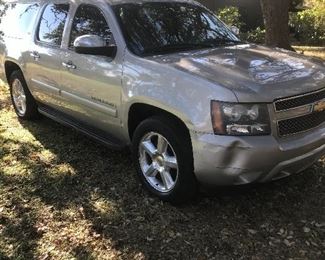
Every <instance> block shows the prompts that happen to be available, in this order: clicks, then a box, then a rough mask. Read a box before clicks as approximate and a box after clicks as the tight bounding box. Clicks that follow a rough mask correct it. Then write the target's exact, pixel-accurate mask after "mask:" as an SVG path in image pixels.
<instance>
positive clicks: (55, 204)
mask: <svg viewBox="0 0 325 260" xmlns="http://www.w3.org/2000/svg"><path fill="white" fill-rule="evenodd" d="M9 103H10V102H9V99H8V91H7V88H6V87H4V86H2V87H0V109H1V110H0V259H34V258H37V259H133V258H134V259H175V258H178V259H289V258H292V259H324V256H325V217H324V216H325V175H324V173H325V170H324V165H325V160H324V159H323V160H321V161H319V162H318V163H317V164H315V165H314V166H313V167H311V168H310V169H308V170H306V171H305V172H304V173H302V174H297V175H296V176H294V177H292V178H288V179H286V180H283V181H279V182H275V183H271V184H267V185H258V186H255V187H245V188H232V189H230V190H227V191H220V192H218V193H216V194H214V195H209V196H203V195H202V196H201V197H200V198H198V199H197V200H196V201H194V202H192V203H191V204H189V205H186V206H183V207H179V208H177V207H173V206H171V205H169V204H165V203H162V202H160V201H158V200H156V199H153V198H150V197H148V196H147V194H146V193H145V192H144V191H143V190H142V188H141V187H140V186H139V182H138V181H137V179H136V177H135V176H136V175H135V171H134V169H133V166H132V162H131V159H130V155H129V153H128V152H114V151H111V150H110V149H107V148H105V147H103V146H101V145H99V144H96V143H95V142H93V141H92V140H90V139H88V138H86V137H85V136H83V135H81V134H79V133H77V132H75V131H74V130H71V129H69V128H66V127H63V126H60V125H59V124H57V123H55V122H53V121H51V120H48V119H45V118H44V119H41V120H39V121H35V122H20V121H18V120H17V118H16V116H15V114H14V112H13V110H12V108H11V107H10V105H9Z"/></svg>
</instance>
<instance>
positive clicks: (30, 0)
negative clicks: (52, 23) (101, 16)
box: [6, 0, 198, 5]
mask: <svg viewBox="0 0 325 260" xmlns="http://www.w3.org/2000/svg"><path fill="white" fill-rule="evenodd" d="M6 2H7V3H35V2H77V3H98V2H106V3H108V4H110V5H117V4H124V3H140V4H141V3H150V2H162V3H164V2H165V3H168V2H180V3H192V4H194V3H195V4H198V3H197V2H196V1H194V0H52V1H51V0H41V1H39V0H38V1H37V0H7V1H6Z"/></svg>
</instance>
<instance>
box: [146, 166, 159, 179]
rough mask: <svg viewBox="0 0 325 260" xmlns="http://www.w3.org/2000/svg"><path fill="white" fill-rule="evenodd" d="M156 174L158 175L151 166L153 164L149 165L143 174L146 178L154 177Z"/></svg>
mask: <svg viewBox="0 0 325 260" xmlns="http://www.w3.org/2000/svg"><path fill="white" fill-rule="evenodd" d="M157 173H158V171H157V169H156V168H155V167H154V166H153V164H151V165H150V166H149V167H148V168H147V170H146V172H145V173H144V174H145V175H146V176H147V177H156V175H157Z"/></svg>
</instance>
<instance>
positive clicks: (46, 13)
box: [27, 3, 69, 108]
mask: <svg viewBox="0 0 325 260" xmlns="http://www.w3.org/2000/svg"><path fill="white" fill-rule="evenodd" d="M68 13H69V4H67V3H58V4H56V3H50V4H47V5H46V6H44V7H43V10H42V12H41V15H40V18H39V22H38V25H37V28H36V31H35V39H34V42H33V44H32V45H31V46H30V48H29V53H28V56H29V61H28V62H27V71H28V78H29V79H30V82H29V86H30V88H31V90H32V93H33V95H34V97H35V98H36V99H37V100H38V101H41V102H42V103H43V104H46V105H49V106H51V107H53V108H59V107H60V106H61V104H62V102H61V98H60V90H59V86H60V81H61V57H62V56H63V55H64V51H63V50H62V49H61V44H62V37H63V33H64V30H65V26H66V21H67V18H68Z"/></svg>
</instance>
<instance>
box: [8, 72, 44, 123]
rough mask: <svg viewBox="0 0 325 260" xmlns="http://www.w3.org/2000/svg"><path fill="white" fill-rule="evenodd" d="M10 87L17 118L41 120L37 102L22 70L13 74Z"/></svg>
mask: <svg viewBox="0 0 325 260" xmlns="http://www.w3.org/2000/svg"><path fill="white" fill-rule="evenodd" d="M9 87H10V96H11V101H12V104H13V106H14V109H15V112H16V114H17V116H18V117H19V118H21V119H23V120H32V119H37V118H39V112H38V110H37V104H36V101H35V99H34V98H33V96H32V94H31V93H30V91H29V89H28V87H27V84H26V81H25V78H24V75H23V73H22V72H21V71H20V70H16V71H14V72H13V73H11V75H10V78H9Z"/></svg>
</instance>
